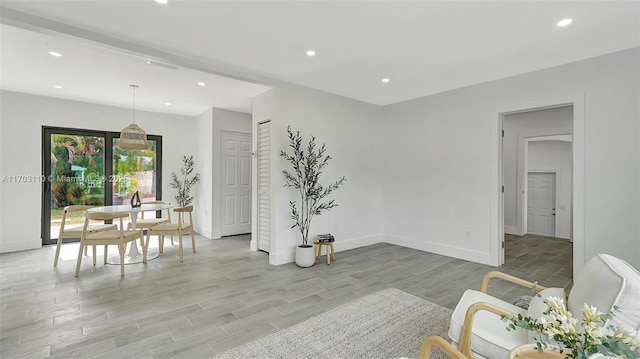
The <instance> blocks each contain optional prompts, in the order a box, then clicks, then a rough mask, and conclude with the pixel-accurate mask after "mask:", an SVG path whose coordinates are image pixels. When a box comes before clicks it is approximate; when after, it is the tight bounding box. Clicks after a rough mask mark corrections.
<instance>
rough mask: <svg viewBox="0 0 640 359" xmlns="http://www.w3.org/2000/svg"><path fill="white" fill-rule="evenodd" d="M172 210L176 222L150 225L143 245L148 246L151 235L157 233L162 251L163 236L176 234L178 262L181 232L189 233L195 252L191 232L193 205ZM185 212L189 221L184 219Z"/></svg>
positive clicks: (194, 249) (194, 240)
mask: <svg viewBox="0 0 640 359" xmlns="http://www.w3.org/2000/svg"><path fill="white" fill-rule="evenodd" d="M173 211H174V212H176V213H177V214H178V223H161V224H158V225H155V226H153V227H150V228H148V229H147V240H146V242H145V246H146V247H148V246H149V239H150V238H151V236H153V235H157V236H159V238H160V250H161V251H162V247H163V246H164V236H166V235H177V236H178V242H179V243H178V244H179V252H180V262H182V258H183V251H182V235H183V234H191V248H192V249H193V253H195V252H196V239H195V234H194V233H193V206H186V207H178V208H174V209H173ZM185 214H188V215H189V216H188V217H189V222H186V221H185V218H184V216H185Z"/></svg>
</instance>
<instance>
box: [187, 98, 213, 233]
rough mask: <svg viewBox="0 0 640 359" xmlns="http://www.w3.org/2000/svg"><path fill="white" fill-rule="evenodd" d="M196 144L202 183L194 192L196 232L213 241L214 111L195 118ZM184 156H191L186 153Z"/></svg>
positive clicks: (196, 156)
mask: <svg viewBox="0 0 640 359" xmlns="http://www.w3.org/2000/svg"><path fill="white" fill-rule="evenodd" d="M195 131H196V132H195V133H194V138H195V141H194V144H198V145H197V146H195V154H194V160H195V163H196V169H195V171H196V172H197V173H199V174H200V182H199V183H198V184H197V185H196V186H195V192H194V197H195V198H194V201H193V202H194V211H193V212H194V213H193V214H194V219H193V222H194V226H195V231H196V232H198V233H200V234H202V235H203V236H205V237H207V238H209V239H211V238H214V236H213V234H212V233H213V217H212V214H213V201H212V198H213V175H214V173H215V172H214V171H213V141H212V137H213V109H208V110H207V111H205V112H203V113H201V114H200V115H198V116H196V118H195ZM184 155H187V156H188V155H190V154H187V153H185V154H184Z"/></svg>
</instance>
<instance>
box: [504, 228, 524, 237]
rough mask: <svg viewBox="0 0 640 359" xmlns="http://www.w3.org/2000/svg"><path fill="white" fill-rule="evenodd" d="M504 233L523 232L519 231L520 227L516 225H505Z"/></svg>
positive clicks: (517, 234) (518, 233)
mask: <svg viewBox="0 0 640 359" xmlns="http://www.w3.org/2000/svg"><path fill="white" fill-rule="evenodd" d="M504 234H513V235H516V236H521V235H522V234H521V233H520V232H519V231H518V227H515V226H504Z"/></svg>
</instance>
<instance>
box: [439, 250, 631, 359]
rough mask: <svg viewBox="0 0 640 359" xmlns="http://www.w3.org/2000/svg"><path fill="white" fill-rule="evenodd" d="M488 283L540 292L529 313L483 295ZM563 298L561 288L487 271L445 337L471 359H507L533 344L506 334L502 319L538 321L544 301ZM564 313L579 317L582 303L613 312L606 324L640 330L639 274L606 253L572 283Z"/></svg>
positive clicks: (518, 334)
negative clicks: (516, 316)
mask: <svg viewBox="0 0 640 359" xmlns="http://www.w3.org/2000/svg"><path fill="white" fill-rule="evenodd" d="M491 278H500V279H504V280H508V281H511V282H514V283H516V284H520V285H523V286H526V287H529V288H534V289H535V290H536V291H539V293H540V297H534V298H533V299H532V301H531V304H530V306H529V309H528V310H527V309H522V308H520V307H517V306H515V305H512V304H510V303H507V302H505V301H503V300H500V299H498V298H495V297H492V296H491V295H489V294H487V286H488V282H489V280H490V279H491ZM550 296H553V297H563V296H564V290H563V289H562V288H544V287H541V286H537V285H535V284H534V283H532V282H529V281H526V280H522V279H519V278H516V277H513V276H510V275H506V274H503V273H500V272H489V273H487V275H485V278H484V279H483V281H482V285H481V288H480V291H476V290H467V291H466V292H465V293H464V294H463V296H462V298H461V299H460V301H459V302H458V305H457V307H456V308H455V310H454V312H453V315H452V316H451V324H450V329H449V337H450V338H451V340H452V343H453V344H454V346H458V349H459V350H460V352H462V353H463V354H464V355H465V356H467V357H469V358H472V357H476V358H488V359H502V358H504V359H507V358H509V352H510V351H511V350H512V349H514V348H516V347H518V346H521V345H523V344H527V343H534V342H535V340H534V339H533V336H531V335H530V333H528V332H527V331H525V330H523V329H520V328H518V329H517V330H515V331H507V330H506V326H507V324H506V323H505V322H504V321H502V320H501V318H500V315H501V314H505V315H509V314H510V313H512V314H517V313H520V314H522V315H523V316H529V317H534V318H537V317H539V316H540V315H541V314H542V312H543V311H544V310H545V309H546V305H545V304H544V303H542V300H543V299H544V298H546V297H550ZM566 303H567V309H568V310H569V311H570V312H572V313H578V312H580V310H581V309H582V306H583V304H584V303H587V304H589V305H591V306H595V307H596V308H598V309H600V310H602V311H603V312H607V311H611V310H613V308H614V306H615V307H617V308H618V309H617V311H616V315H615V316H614V317H613V319H611V320H610V322H609V323H607V324H613V325H616V326H619V325H626V326H629V327H631V328H633V329H636V330H638V329H639V328H640V273H638V271H637V270H636V269H635V268H633V267H632V266H631V265H630V264H628V263H627V262H625V261H623V260H621V259H618V258H616V257H613V256H611V255H607V254H598V255H596V256H595V257H593V258H591V259H590V260H589V261H588V262H587V264H586V265H585V266H584V268H583V269H582V271H581V273H580V274H579V275H578V278H576V279H575V280H574V285H573V288H572V289H571V292H570V294H569V297H568V300H567V301H566Z"/></svg>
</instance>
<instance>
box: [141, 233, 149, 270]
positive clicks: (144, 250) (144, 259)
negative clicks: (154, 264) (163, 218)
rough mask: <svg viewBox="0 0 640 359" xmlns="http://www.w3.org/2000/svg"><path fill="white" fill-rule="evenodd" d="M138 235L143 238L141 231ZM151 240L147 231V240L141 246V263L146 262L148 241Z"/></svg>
mask: <svg viewBox="0 0 640 359" xmlns="http://www.w3.org/2000/svg"><path fill="white" fill-rule="evenodd" d="M140 235H141V236H142V237H140V238H142V239H144V234H143V233H142V232H140ZM150 240H151V235H149V232H147V240H146V241H145V243H144V245H143V246H142V262H143V263H147V253H149V241H150Z"/></svg>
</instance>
